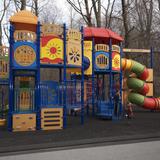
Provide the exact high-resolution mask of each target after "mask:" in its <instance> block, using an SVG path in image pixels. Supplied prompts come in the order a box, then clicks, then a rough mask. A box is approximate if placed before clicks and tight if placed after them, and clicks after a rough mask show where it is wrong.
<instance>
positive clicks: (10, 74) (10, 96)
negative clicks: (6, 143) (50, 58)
mask: <svg viewBox="0 0 160 160" xmlns="http://www.w3.org/2000/svg"><path fill="white" fill-rule="evenodd" d="M13 33H14V27H13V25H12V24H10V39H9V45H10V50H9V111H8V130H9V131H12V112H13V109H14V108H13V97H14V96H13V93H14V92H13V71H12V65H13V64H12V60H13V59H12V54H13V43H14V39H13Z"/></svg>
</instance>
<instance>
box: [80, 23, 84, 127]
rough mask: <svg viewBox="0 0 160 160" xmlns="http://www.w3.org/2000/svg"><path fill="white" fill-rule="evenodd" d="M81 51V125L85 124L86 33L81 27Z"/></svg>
mask: <svg viewBox="0 0 160 160" xmlns="http://www.w3.org/2000/svg"><path fill="white" fill-rule="evenodd" d="M81 35H82V38H81V49H82V67H81V124H84V33H83V26H82V27H81Z"/></svg>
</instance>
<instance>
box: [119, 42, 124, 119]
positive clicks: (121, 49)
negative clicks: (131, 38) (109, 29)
mask: <svg viewBox="0 0 160 160" xmlns="http://www.w3.org/2000/svg"><path fill="white" fill-rule="evenodd" d="M122 55H123V47H122V42H121V43H120V108H119V112H120V116H122V112H123V106H122V81H123V72H122Z"/></svg>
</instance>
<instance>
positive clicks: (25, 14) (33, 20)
mask: <svg viewBox="0 0 160 160" xmlns="http://www.w3.org/2000/svg"><path fill="white" fill-rule="evenodd" d="M9 21H10V22H12V23H28V24H35V25H36V24H37V23H38V18H37V16H35V15H34V14H32V13H31V12H30V11H27V10H22V11H19V12H17V13H15V14H14V15H13V16H11V18H10V19H9Z"/></svg>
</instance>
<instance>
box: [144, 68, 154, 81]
mask: <svg viewBox="0 0 160 160" xmlns="http://www.w3.org/2000/svg"><path fill="white" fill-rule="evenodd" d="M147 69H148V68H147ZM148 72H149V76H148V78H147V80H146V81H147V82H153V69H148Z"/></svg>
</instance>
